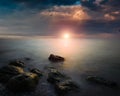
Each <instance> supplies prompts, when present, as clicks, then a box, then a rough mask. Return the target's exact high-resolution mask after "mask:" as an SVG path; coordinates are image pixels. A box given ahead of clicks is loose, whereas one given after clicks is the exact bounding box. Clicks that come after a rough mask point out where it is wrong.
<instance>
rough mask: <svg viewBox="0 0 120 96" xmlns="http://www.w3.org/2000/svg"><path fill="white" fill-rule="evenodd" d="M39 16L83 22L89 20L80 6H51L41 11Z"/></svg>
mask: <svg viewBox="0 0 120 96" xmlns="http://www.w3.org/2000/svg"><path fill="white" fill-rule="evenodd" d="M40 15H43V16H47V17H50V18H55V19H57V20H59V19H68V20H84V19H86V20H87V19H90V16H89V15H88V14H87V13H86V12H85V11H84V9H83V7H82V6H77V5H76V6H53V7H52V8H50V9H46V10H43V11H42V12H40Z"/></svg>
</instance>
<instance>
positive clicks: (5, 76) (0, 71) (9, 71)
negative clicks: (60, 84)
mask: <svg viewBox="0 0 120 96" xmlns="http://www.w3.org/2000/svg"><path fill="white" fill-rule="evenodd" d="M23 72H24V71H23V69H22V68H21V67H16V66H12V65H11V66H10V65H8V66H4V67H2V68H0V82H1V83H6V82H7V81H8V80H9V79H10V78H12V77H13V76H16V75H18V74H21V73H23Z"/></svg>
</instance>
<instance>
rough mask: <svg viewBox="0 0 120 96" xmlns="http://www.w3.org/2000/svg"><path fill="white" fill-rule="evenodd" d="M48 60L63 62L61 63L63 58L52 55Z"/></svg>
mask: <svg viewBox="0 0 120 96" xmlns="http://www.w3.org/2000/svg"><path fill="white" fill-rule="evenodd" d="M48 59H49V60H50V61H52V62H63V61H65V59H64V57H61V56H58V55H54V54H50V56H49V58H48Z"/></svg>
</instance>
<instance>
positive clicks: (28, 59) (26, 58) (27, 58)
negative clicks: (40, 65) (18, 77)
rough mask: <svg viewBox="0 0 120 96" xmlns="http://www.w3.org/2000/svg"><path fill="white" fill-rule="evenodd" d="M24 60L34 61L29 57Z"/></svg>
mask: <svg viewBox="0 0 120 96" xmlns="http://www.w3.org/2000/svg"><path fill="white" fill-rule="evenodd" d="M24 59H25V60H27V61H30V60H32V59H31V58H29V57H25V58H24Z"/></svg>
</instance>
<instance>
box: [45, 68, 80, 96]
mask: <svg viewBox="0 0 120 96" xmlns="http://www.w3.org/2000/svg"><path fill="white" fill-rule="evenodd" d="M47 81H48V82H49V83H51V84H52V85H53V86H54V88H55V90H56V93H57V94H58V95H60V96H64V95H65V94H66V93H68V92H70V91H77V90H78V89H79V87H78V85H77V84H75V83H74V82H73V81H72V80H71V78H69V77H67V76H66V75H65V74H63V73H60V72H59V71H58V70H57V69H55V68H51V69H50V70H49V73H48V79H47Z"/></svg>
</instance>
